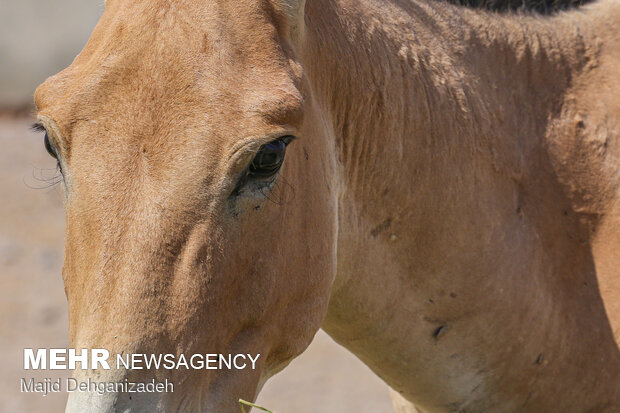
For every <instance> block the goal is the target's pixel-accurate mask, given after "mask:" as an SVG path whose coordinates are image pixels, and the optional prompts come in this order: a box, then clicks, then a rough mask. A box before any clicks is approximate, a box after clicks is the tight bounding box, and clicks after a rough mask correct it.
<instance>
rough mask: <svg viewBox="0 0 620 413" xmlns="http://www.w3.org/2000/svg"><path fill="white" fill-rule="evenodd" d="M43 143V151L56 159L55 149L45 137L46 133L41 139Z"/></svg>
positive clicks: (47, 137)
mask: <svg viewBox="0 0 620 413" xmlns="http://www.w3.org/2000/svg"><path fill="white" fill-rule="evenodd" d="M43 142H44V143H45V150H46V151H47V153H49V154H50V156H51V157H52V158H54V159H58V154H57V153H56V149H54V147H53V146H52V144H51V143H50V138H49V136H47V132H46V133H45V137H44V138H43Z"/></svg>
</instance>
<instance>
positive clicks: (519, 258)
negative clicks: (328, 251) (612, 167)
mask: <svg viewBox="0 0 620 413" xmlns="http://www.w3.org/2000/svg"><path fill="white" fill-rule="evenodd" d="M386 3H387V2H381V4H375V2H372V1H345V0H343V1H340V2H335V1H329V0H314V1H308V5H307V7H306V14H307V17H306V25H307V27H306V30H305V34H304V36H305V37H304V44H303V46H302V47H299V48H297V49H299V50H300V51H301V52H300V55H301V61H302V64H303V66H304V69H305V70H306V73H307V76H308V78H309V80H310V83H311V85H312V89H313V93H314V98H315V99H316V100H317V102H318V103H319V105H320V106H321V107H322V110H323V112H324V117H325V118H326V120H327V121H328V123H329V124H330V125H331V127H332V131H333V134H334V140H335V144H336V150H337V153H338V157H339V161H340V163H341V166H342V171H343V172H342V174H343V175H342V177H341V179H342V184H343V185H342V188H343V191H342V194H341V197H340V217H339V221H340V224H339V227H340V228H339V242H338V275H337V278H336V281H335V284H334V287H333V292H332V297H331V301H330V309H329V312H328V315H327V318H326V320H325V322H324V325H323V327H324V328H325V330H326V331H327V332H328V333H329V334H330V335H331V336H332V337H333V338H334V339H336V341H338V342H340V343H341V344H343V345H344V346H345V347H347V348H349V349H350V350H351V351H353V352H354V353H355V354H356V355H357V356H358V357H360V358H361V359H362V360H363V361H364V362H365V363H366V364H368V365H369V366H370V367H371V368H372V369H373V370H374V371H375V372H376V373H377V374H379V375H380V376H381V377H382V378H384V379H385V380H386V381H387V382H388V384H390V386H392V387H393V388H394V389H396V390H398V391H399V392H401V393H402V394H403V395H404V396H405V397H406V398H407V399H409V400H411V401H413V402H415V403H416V404H419V405H421V406H423V407H425V408H427V409H428V410H430V411H434V410H438V411H442V410H445V409H453V410H455V409H458V408H461V407H462V408H465V407H467V408H468V409H470V408H471V409H472V410H474V411H482V410H491V411H504V410H506V409H510V408H520V407H522V406H526V405H527V406H528V408H531V409H534V410H535V409H538V410H537V411H552V410H557V409H559V407H558V406H559V405H558V404H557V403H559V402H557V400H560V399H562V397H563V395H562V389H557V388H556V387H557V386H556V387H554V386H555V384H556V383H557V380H558V377H563V380H565V381H566V380H568V381H570V380H573V381H574V382H575V386H577V385H578V384H579V386H580V388H581V389H582V390H583V389H584V385H583V383H584V382H586V383H588V384H586V386H589V394H588V397H590V398H587V397H585V396H584V397H585V398H583V399H582V400H580V401H579V402H578V403H582V405H581V406H583V407H584V408H585V407H588V406H589V407H593V406H594V407H597V406H595V405H592V404H591V400H596V398H597V397H599V396H600V399H599V400H603V399H604V398H605V397H614V395H613V394H612V393H613V392H611V391H609V390H608V389H605V388H604V387H605V386H604V385H603V386H601V384H600V383H597V381H596V380H591V381H587V377H586V378H585V381H584V375H587V374H590V373H591V374H592V375H593V377H594V375H598V376H597V377H600V376H601V375H603V376H605V375H607V376H608V377H612V376H613V374H614V373H613V372H614V371H616V372H617V371H618V370H617V368H618V364H619V363H620V359H619V357H618V351H617V348H616V347H615V343H614V340H613V336H612V335H611V333H610V331H608V330H605V329H602V330H601V331H597V333H596V334H594V335H590V336H589V337H587V335H584V333H583V330H584V326H586V325H587V324H588V320H590V321H591V320H600V319H604V318H605V313H604V309H603V306H602V303H601V300H600V297H599V296H598V294H597V293H596V291H594V290H593V291H591V292H588V293H587V294H586V295H584V296H580V300H582V301H583V302H584V303H586V305H587V306H588V310H586V311H584V313H583V314H582V315H579V316H578V317H577V318H578V319H576V320H572V321H571V323H568V321H566V317H565V314H566V313H567V312H571V311H572V310H571V309H570V308H568V307H565V306H564V305H563V303H564V302H565V299H566V297H567V296H572V295H573V294H574V293H575V292H574V289H576V288H577V287H576V286H577V284H579V285H581V282H582V281H583V277H585V278H587V279H588V280H587V281H589V282H590V283H591V284H593V285H596V279H595V278H594V279H591V278H592V277H595V276H594V275H584V274H588V273H589V271H590V273H591V269H592V265H593V264H592V261H591V258H589V259H588V248H587V247H583V246H581V247H580V246H578V245H575V243H574V242H572V241H570V240H561V241H557V240H555V239H554V234H553V233H552V231H551V230H549V233H546V232H545V229H546V228H549V224H548V223H549V222H552V221H553V219H551V220H550V218H549V216H554V217H555V216H556V212H557V216H562V210H564V209H569V206H568V205H569V201H568V200H567V199H566V198H565V197H564V195H563V194H562V190H561V189H560V188H558V186H557V180H556V178H555V177H554V174H553V171H552V170H551V168H550V167H549V166H548V164H547V163H546V162H545V160H546V159H547V158H546V154H545V152H544V148H545V142H544V141H545V139H546V131H547V129H548V126H549V122H550V120H552V119H556V118H558V117H559V116H561V112H562V110H563V108H564V106H565V104H566V94H567V90H568V89H569V88H570V87H571V85H572V82H573V81H574V79H575V78H577V77H580V76H583V75H584V73H586V72H587V71H588V70H590V69H591V67H594V66H595V65H596V59H597V53H598V49H597V48H596V47H595V46H594V45H595V43H596V42H594V41H593V39H594V38H595V37H596V33H594V32H593V29H591V27H592V25H591V24H590V22H589V20H588V14H587V13H583V14H581V13H577V12H575V13H567V14H565V15H562V17H546V18H536V17H524V16H522V17H517V16H499V15H492V14H488V13H485V12H483V11H479V10H469V9H465V8H461V7H455V6H450V5H448V4H444V3H441V2H430V1H428V2H425V1H422V0H419V1H417V0H412V1H410V2H402V1H394V2H393V3H388V4H386ZM532 188H534V189H532ZM556 209H557V211H556ZM481 211H485V213H481ZM569 218H570V222H569V224H566V222H559V221H558V222H557V223H556V222H553V225H555V224H557V225H558V226H562V225H564V226H567V225H568V226H570V228H571V229H570V230H571V231H574V232H575V233H577V234H581V232H582V228H581V227H580V224H579V219H578V218H577V217H576V216H570V217H569ZM543 222H545V224H544V225H543ZM553 225H552V226H553ZM498 228H501V229H498ZM550 245H553V248H554V253H556V254H557V257H552V261H553V262H551V263H550V262H549V261H548V259H547V258H548V257H541V254H540V253H539V251H543V250H548V249H549V246H550ZM566 257H569V258H566ZM549 272H552V273H554V274H555V273H557V274H565V273H566V274H569V275H567V276H566V277H568V278H571V280H572V278H574V282H572V281H571V282H568V283H567V282H566V279H563V280H559V278H558V279H557V280H556V279H552V280H549V279H548V278H545V277H546V276H548V273H549ZM577 279H579V280H580V281H579V282H577ZM379 292H380V294H379ZM580 294H581V293H580ZM569 324H570V325H569ZM580 330H581V331H580ZM603 330H604V331H603ZM556 333H557V334H556ZM550 334H552V335H553V334H555V335H554V336H553V338H549V335H550ZM525 336H527V339H525V338H524V337H525ZM524 340H525V341H524ZM569 342H571V343H572V344H571V345H572V346H573V347H572V348H571V349H570V351H569V350H567V349H566V347H567V345H568V344H567V343H569ZM517 343H519V344H517ZM601 343H602V344H601ZM592 346H598V347H599V348H601V352H602V353H604V354H605V357H606V359H605V362H601V361H600V358H599V360H598V361H597V360H594V359H593V360H590V359H588V358H587V354H588V349H589V348H592ZM517 347H518V348H517ZM576 354H583V355H579V356H576ZM507 357H510V361H506V358H507ZM575 357H577V358H580V357H581V358H580V362H584V363H591V369H590V370H588V371H584V370H583V369H579V368H576V367H574V366H575ZM584 357H585V358H584ZM497 377H499V379H497ZM494 378H495V379H494ZM612 378H613V377H612ZM531 380H537V386H538V387H537V389H538V390H536V392H535V393H532V392H531V390H530V389H531V387H532V383H531ZM609 381H610V382H611V383H613V380H609ZM605 392H607V394H611V396H602V395H604V394H605ZM556 396H557V397H556ZM545 400H554V401H556V403H555V404H554V405H553V406H547V405H545V404H544V403H546V402H545ZM570 402H571V403H573V404H570V405H567V406H565V407H566V409H568V410H571V409H572V410H579V408H577V407H575V406H576V404H574V403H576V402H575V400H572V401H570ZM567 403H568V402H567ZM560 404H561V403H560ZM450 406H452V407H450ZM599 407H600V406H599ZM601 411H602V410H601Z"/></svg>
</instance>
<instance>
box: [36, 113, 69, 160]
mask: <svg viewBox="0 0 620 413" xmlns="http://www.w3.org/2000/svg"><path fill="white" fill-rule="evenodd" d="M36 125H40V127H42V128H43V129H44V130H45V132H46V133H47V136H48V138H49V140H50V143H51V144H52V146H53V147H54V148H56V151H57V153H58V154H59V155H60V154H61V153H66V150H67V148H66V147H65V145H64V142H63V140H62V139H60V131H59V130H58V127H57V126H56V122H54V121H53V120H52V119H50V118H48V117H47V116H45V115H41V114H39V115H38V116H37V123H36ZM33 126H34V125H33ZM40 127H39V126H37V128H40ZM38 130H40V129H38Z"/></svg>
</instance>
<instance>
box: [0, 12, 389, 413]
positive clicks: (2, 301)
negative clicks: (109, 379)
mask: <svg viewBox="0 0 620 413" xmlns="http://www.w3.org/2000/svg"><path fill="white" fill-rule="evenodd" d="M102 12H103V0H88V1H85V0H56V1H49V0H19V1H16V0H13V1H10V0H0V148H1V150H0V194H1V195H0V199H1V201H0V282H1V284H0V373H1V374H0V412H11V413H21V412H28V413H30V412H62V411H64V403H65V399H66V394H60V395H57V394H54V395H49V396H47V397H42V396H41V395H39V394H33V393H21V392H20V379H21V378H22V377H39V378H44V377H54V378H58V377H66V376H68V375H69V372H64V371H60V373H59V371H58V370H56V371H38V372H36V374H34V375H33V374H32V372H31V371H24V370H23V369H22V367H23V349H24V348H50V347H57V348H65V347H67V346H68V340H67V304H66V299H65V295H64V289H63V283H62V278H61V267H62V257H63V231H64V219H63V210H62V200H61V192H60V191H61V190H60V187H59V185H57V184H55V182H57V174H56V172H55V169H54V165H55V163H54V162H53V161H52V159H51V158H50V157H49V156H48V155H47V153H46V152H45V149H44V147H43V137H42V135H41V134H40V133H35V132H32V131H30V130H29V126H30V124H31V123H32V122H33V121H34V119H33V117H32V106H31V105H32V95H33V92H34V90H35V88H36V86H37V85H38V84H39V83H41V82H42V81H43V80H45V78H46V77H48V76H50V75H52V74H54V73H56V72H58V71H60V70H61V69H63V68H65V67H66V66H68V65H69V64H70V63H71V61H72V60H73V58H74V57H75V55H76V54H77V53H78V52H79V51H80V49H81V48H82V47H83V45H84V43H85V42H86V40H87V38H88V36H89V34H90V32H91V31H92V29H93V27H94V26H95V24H96V22H97V20H98V18H99V16H100V14H101V13H102ZM258 403H259V404H261V405H263V406H266V407H269V408H270V409H273V410H274V411H275V412H277V413H310V412H319V411H320V412H322V413H331V412H338V413H341V412H356V413H383V412H386V413H388V412H391V411H392V409H391V402H390V399H389V395H388V390H387V386H386V385H385V384H383V383H382V382H381V380H379V379H378V378H377V377H376V376H375V375H374V374H373V373H372V372H371V371H370V370H369V369H368V368H367V367H365V366H364V365H363V364H362V363H361V362H360V361H359V360H357V359H356V358H355V357H354V356H353V355H351V354H350V353H349V352H348V351H347V350H345V349H343V348H342V347H339V346H338V345H337V344H335V343H334V342H333V341H332V340H331V339H330V338H329V337H328V336H327V335H326V334H325V333H323V332H319V333H318V334H317V336H316V338H315V340H314V342H313V343H312V345H311V346H310V348H309V349H308V350H307V351H306V352H305V353H304V354H303V355H302V356H300V357H299V358H297V359H296V360H294V361H293V362H292V363H291V365H290V366H289V367H288V368H287V369H285V370H284V371H283V372H282V373H280V374H279V375H278V376H276V377H275V378H273V379H272V380H271V381H269V382H268V383H267V385H266V386H265V388H264V389H263V392H262V393H261V395H260V397H259V400H258ZM85 413H86V412H85Z"/></svg>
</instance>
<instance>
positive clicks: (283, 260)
mask: <svg viewBox="0 0 620 413" xmlns="http://www.w3.org/2000/svg"><path fill="white" fill-rule="evenodd" d="M302 11H303V13H302ZM619 23H620V4H619V3H618V2H617V1H616V0H601V1H599V2H596V3H594V4H592V5H589V6H586V7H583V8H582V9H577V10H572V11H570V12H566V13H560V14H558V15H556V16H547V17H540V16H535V15H516V14H515V15H496V14H491V13H488V12H485V11H481V10H472V9H466V8H463V7H458V6H453V5H449V4H446V3H443V2H435V1H430V0H393V1H378V0H355V1H354V0H338V1H337V0H307V3H306V4H305V6H304V5H303V3H301V2H299V3H298V2H295V1H292V0H279V1H274V2H272V3H270V2H267V1H256V0H243V1H224V0H220V1H213V2H209V3H208V4H203V3H198V2H191V1H176V2H170V1H165V0H157V1H156V0H152V1H140V2H134V1H127V0H113V1H110V2H108V5H107V9H106V11H105V13H104V15H103V17H102V19H101V21H100V22H99V24H98V26H97V28H96V29H95V31H94V33H93V36H92V37H91V39H90V41H89V42H88V44H87V45H86V47H85V49H84V50H83V52H82V53H81V54H80V56H78V58H77V59H76V60H75V62H74V63H73V64H72V65H71V66H70V67H69V68H68V69H66V70H65V71H63V72H61V73H60V74H58V75H56V76H54V77H52V78H50V79H48V80H47V81H46V82H45V83H44V84H43V85H42V86H41V87H40V88H39V89H38V90H37V93H36V103H37V106H38V108H39V111H40V112H39V113H40V115H39V117H40V119H41V121H42V122H43V123H44V124H45V125H46V127H47V128H48V132H49V134H50V138H51V139H52V141H53V142H54V143H55V144H56V146H57V147H58V148H59V149H60V151H61V157H62V165H63V170H64V171H65V188H66V197H67V202H66V214H67V234H66V236H67V241H66V256H65V266H64V270H63V275H64V279H65V286H66V290H67V297H68V301H69V314H70V336H71V344H72V346H74V347H107V348H110V349H112V350H113V351H115V352H125V353H128V352H157V353H159V352H177V353H179V352H183V353H194V352H217V351H220V352H252V353H261V354H262V356H261V364H260V371H257V372H249V371H240V372H235V373H226V374H224V373H217V372H213V371H199V372H185V371H178V372H175V373H174V374H173V376H172V379H173V380H175V382H177V383H178V385H179V387H178V389H179V390H178V391H176V392H175V393H174V394H169V395H165V396H161V397H160V398H153V397H144V398H134V399H131V400H130V399H129V398H127V397H126V396H125V395H123V394H118V395H117V394H111V395H107V396H105V397H92V398H90V399H88V398H85V397H80V396H79V395H72V396H71V398H70V400H69V404H68V408H67V411H69V412H78V411H86V410H87V411H101V412H103V411H106V412H107V411H210V412H217V413H225V412H236V411H237V406H236V403H235V401H236V400H237V399H238V398H240V397H241V398H246V399H251V398H253V397H254V396H255V395H256V393H257V392H258V390H259V389H260V386H261V385H262V383H264V382H265V380H267V379H268V378H269V377H270V376H271V375H273V374H275V373H276V372H277V371H279V370H280V369H281V368H283V367H284V366H285V365H286V364H287V363H288V362H289V361H290V360H291V359H292V358H293V357H295V356H296V355H298V354H299V353H301V352H302V351H303V350H304V349H305V347H306V346H307V345H308V343H309V342H310V340H311V338H312V336H313V335H314V333H315V332H316V330H317V329H318V328H319V326H321V325H322V327H323V328H324V329H325V330H326V331H327V332H328V333H329V334H330V335H331V336H332V337H333V338H334V339H335V340H337V341H338V342H339V343H341V344H342V345H344V346H345V347H347V348H348V349H349V350H351V351H352V352H353V353H355V354H356V355H357V356H358V357H359V358H360V359H361V360H362V361H364V362H365V363H366V364H367V365H368V366H370V367H371V368H372V369H373V370H374V371H375V372H376V373H377V374H378V375H379V376H381V377H382V378H383V379H384V380H385V381H386V382H387V383H388V384H389V385H390V386H391V387H392V388H393V389H394V390H395V391H396V392H397V393H398V394H399V396H398V397H397V399H398V400H397V403H398V404H397V406H401V407H400V408H401V409H405V410H407V409H413V408H412V406H413V405H416V406H418V407H419V410H420V411H421V412H428V413H431V412H514V411H519V412H555V411H561V412H616V411H619V410H620V386H619V385H618V383H620V353H619V350H618V342H619V340H620V299H619V297H620V274H619V272H618V268H620V254H619V253H618V248H617V247H618V245H619V243H620V201H619V200H618V195H619V188H620V185H619V184H620V171H619V161H618V159H619V158H618V156H619V155H620V146H619V145H620V137H619V136H618V134H619V131H620V125H619V122H620V121H619V119H620V99H619V98H618V96H620V80H619V78H618V76H617V73H618V69H619V68H620V24H619ZM287 134H292V135H296V136H298V139H297V141H295V142H293V143H292V144H291V145H290V146H289V149H288V152H287V157H286V161H285V164H284V167H283V169H282V171H281V176H280V177H279V178H278V181H277V186H276V187H275V188H274V189H273V192H270V193H268V194H267V197H265V196H263V195H261V194H259V193H252V192H250V193H246V194H245V195H244V196H235V195H234V188H235V185H236V182H237V179H238V176H239V173H240V172H241V171H242V170H243V169H244V168H245V167H247V165H248V164H249V162H250V161H251V159H252V157H253V154H254V153H255V152H256V150H257V149H258V148H259V147H260V145H261V144H263V143H265V142H269V141H270V140H272V139H274V138H277V137H278V136H282V135H287ZM168 373H169V372H167V371H165V372H161V371H160V372H144V371H133V372H123V371H121V372H116V373H115V375H114V376H113V377H106V378H115V379H119V378H123V377H125V376H127V377H130V378H133V379H146V378H148V377H153V376H154V377H159V378H162V377H164V376H166V375H168ZM76 374H77V375H78V376H87V375H88V374H89V372H80V371H78V372H77V373H76ZM407 405H408V406H409V407H403V406H407ZM127 409H128V410H127Z"/></svg>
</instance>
